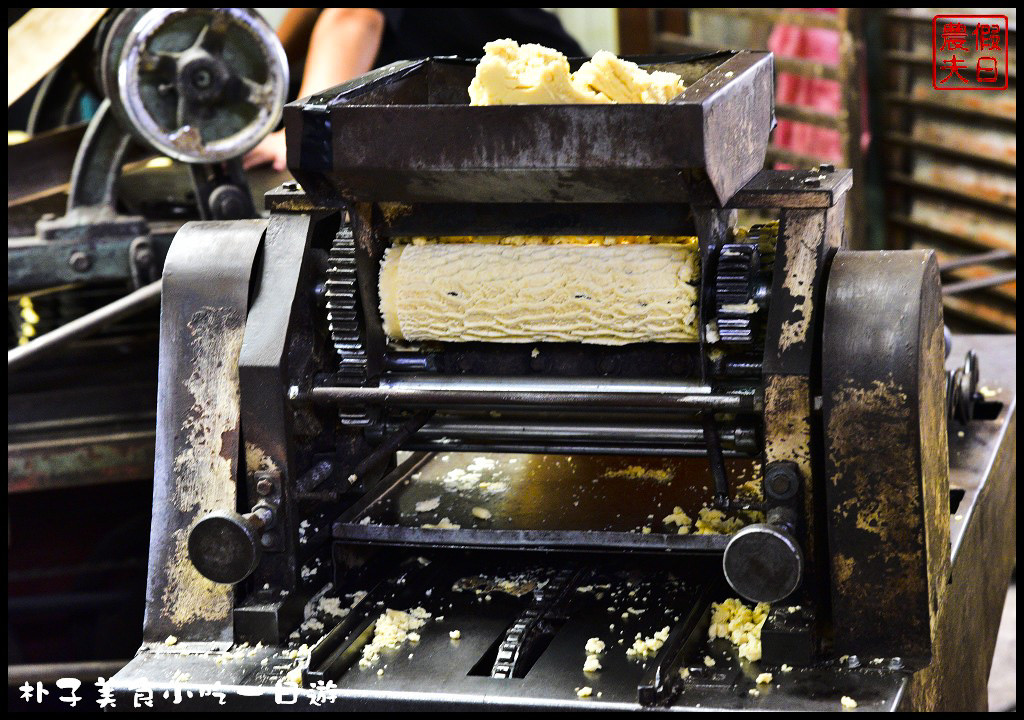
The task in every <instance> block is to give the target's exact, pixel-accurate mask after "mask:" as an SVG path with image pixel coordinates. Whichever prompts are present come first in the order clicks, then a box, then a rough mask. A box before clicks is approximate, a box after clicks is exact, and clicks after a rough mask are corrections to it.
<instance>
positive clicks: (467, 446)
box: [404, 435, 752, 458]
mask: <svg viewBox="0 0 1024 720" xmlns="http://www.w3.org/2000/svg"><path fill="white" fill-rule="evenodd" d="M404 449H406V450H418V451H423V452H432V453H449V452H474V453H520V454H522V453H529V454H533V455H645V456H648V455H653V456H657V457H697V458H702V457H707V454H708V451H707V448H706V447H705V446H704V445H662V446H660V447H655V446H650V445H646V446H645V445H623V444H621V443H620V444H616V445H594V444H590V445H586V444H580V443H538V442H524V443H513V442H507V441H506V442H502V443H484V442H460V443H457V444H455V443H451V442H441V441H440V440H434V441H423V442H421V441H418V440H417V439H416V436H415V435H414V436H413V437H412V438H411V439H410V440H409V441H408V442H407V443H406V444H405V448H404ZM751 455H752V453H750V452H742V451H738V450H722V457H726V458H745V457H750V456H751Z"/></svg>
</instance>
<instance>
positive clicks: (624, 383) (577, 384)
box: [295, 375, 760, 412]
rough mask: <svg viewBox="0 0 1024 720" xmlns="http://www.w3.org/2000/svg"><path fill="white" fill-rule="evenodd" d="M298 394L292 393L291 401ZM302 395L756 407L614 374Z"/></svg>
mask: <svg viewBox="0 0 1024 720" xmlns="http://www.w3.org/2000/svg"><path fill="white" fill-rule="evenodd" d="M301 397H302V396H301V395H299V394H298V393H295V398H296V399H301ZM307 397H308V398H309V399H310V400H312V401H313V402H322V403H338V404H341V405H366V404H385V405H399V406H412V405H421V406H424V405H425V406H431V407H437V406H444V405H459V404H468V405H490V406H528V407H538V406H549V407H550V406H556V407H564V406H570V407H573V406H577V407H602V408H608V407H622V408H626V407H643V408H666V409H669V408H671V409H685V410H711V411H733V412H735V411H744V410H758V409H760V400H759V398H758V396H757V395H756V394H755V392H753V391H752V390H751V389H749V388H747V389H744V390H743V391H737V392H736V393H714V392H713V391H712V389H711V387H709V386H707V385H693V384H687V383H681V382H675V381H671V380H663V381H658V380H626V379H617V378H615V379H609V378H585V379H582V378H580V379H577V378H542V379H537V378H519V377H515V378H512V377H470V376H454V377H449V376H444V375H437V376H416V375H410V376H405V377H401V378H384V379H382V380H381V381H380V385H379V386H377V387H337V386H320V387H314V388H312V389H311V390H310V391H309V392H308V395H307Z"/></svg>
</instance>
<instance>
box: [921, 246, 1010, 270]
mask: <svg viewBox="0 0 1024 720" xmlns="http://www.w3.org/2000/svg"><path fill="white" fill-rule="evenodd" d="M1016 257H1017V256H1016V255H1015V254H1013V253H1012V252H1009V251H1007V250H990V251H989V252H986V253H980V254H978V255H968V256H967V257H962V258H958V259H956V260H950V261H949V262H944V263H940V264H939V272H940V273H944V272H949V271H950V270H959V269H960V268H965V267H973V266H974V265H984V264H985V263H990V262H999V261H1000V260H1013V259H1015V258H1016Z"/></svg>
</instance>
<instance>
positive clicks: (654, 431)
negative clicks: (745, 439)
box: [415, 420, 736, 445]
mask: <svg viewBox="0 0 1024 720" xmlns="http://www.w3.org/2000/svg"><path fill="white" fill-rule="evenodd" d="M415 437H416V438H417V439H420V440H440V439H442V438H477V439H483V440H488V439H494V440H523V441H536V440H541V441H547V440H550V441H553V442H554V441H566V440H574V441H581V440H588V441H593V442H617V443H627V444H629V443H634V442H636V443H651V442H655V443H660V444H669V445H680V444H682V445H697V444H701V443H703V441H704V430H703V428H701V427H700V426H699V425H672V426H657V425H654V426H651V425H643V426H638V425H629V424H616V423H567V424H558V423H543V422H514V421H513V422H508V421H481V422H474V421H459V420H439V421H431V422H428V423H427V424H425V425H424V426H423V427H422V428H421V429H420V430H419V432H417V433H416V435H415ZM721 437H722V440H724V441H725V442H726V443H730V444H731V443H734V442H735V441H736V433H735V432H734V431H733V430H731V429H725V430H723V431H722V432H721Z"/></svg>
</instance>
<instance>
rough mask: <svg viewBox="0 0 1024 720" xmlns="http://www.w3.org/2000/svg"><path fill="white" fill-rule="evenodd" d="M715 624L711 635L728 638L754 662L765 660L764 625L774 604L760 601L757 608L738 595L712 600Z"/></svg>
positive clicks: (711, 637)
mask: <svg viewBox="0 0 1024 720" xmlns="http://www.w3.org/2000/svg"><path fill="white" fill-rule="evenodd" d="M711 607H712V615H711V625H710V626H709V627H708V638H709V639H711V640H714V639H715V638H727V639H728V640H729V641H730V642H731V643H732V644H733V645H735V646H736V647H738V648H739V656H740V657H741V658H744V659H746V660H750V661H751V662H756V661H758V660H760V659H761V627H762V626H763V625H764V621H765V620H766V619H767V617H768V611H769V610H770V609H771V606H770V605H769V604H768V603H758V604H757V605H755V606H754V607H753V608H751V607H749V606H747V605H744V604H743V603H742V602H741V601H740V600H739V599H737V598H728V599H727V600H723V601H722V602H720V603H712V604H711Z"/></svg>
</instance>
